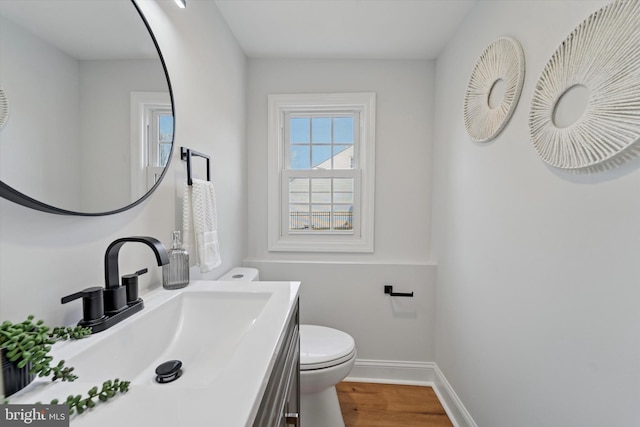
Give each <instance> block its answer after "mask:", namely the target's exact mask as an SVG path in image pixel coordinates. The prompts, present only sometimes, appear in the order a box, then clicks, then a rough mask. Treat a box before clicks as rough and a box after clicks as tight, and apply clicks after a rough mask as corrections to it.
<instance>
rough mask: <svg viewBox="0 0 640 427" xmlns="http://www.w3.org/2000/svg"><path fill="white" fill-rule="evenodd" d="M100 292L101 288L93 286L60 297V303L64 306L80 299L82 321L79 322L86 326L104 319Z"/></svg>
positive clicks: (102, 299)
mask: <svg viewBox="0 0 640 427" xmlns="http://www.w3.org/2000/svg"><path fill="white" fill-rule="evenodd" d="M102 292H103V289H102V288H100V287H98V286H94V287H91V288H87V289H84V290H82V291H80V292H76V293H74V294H71V295H67V296H66V297H62V298H61V300H60V302H61V303H62V304H66V303H68V302H71V301H73V300H76V299H78V298H82V320H81V321H80V322H81V323H82V324H83V325H84V326H88V325H90V324H92V323H95V322H96V321H98V320H100V319H102V318H103V317H104V303H103V301H104V298H103V294H102Z"/></svg>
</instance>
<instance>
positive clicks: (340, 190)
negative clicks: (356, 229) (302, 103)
mask: <svg viewBox="0 0 640 427" xmlns="http://www.w3.org/2000/svg"><path fill="white" fill-rule="evenodd" d="M356 115H357V114H354V113H349V114H344V113H340V114H333V115H327V114H322V115H318V116H316V115H298V114H296V115H295V116H293V115H292V116H291V117H290V118H289V122H288V128H289V132H288V135H289V144H288V146H289V153H288V159H289V161H288V166H289V169H290V170H292V171H300V172H302V171H328V172H327V174H326V175H324V174H320V173H307V174H304V175H303V176H290V177H289V231H293V232H295V231H343V232H345V231H346V232H349V231H352V230H353V203H354V200H353V199H354V178H353V177H350V176H348V175H347V176H340V172H339V171H340V170H345V171H346V170H353V169H354V142H355V138H356V134H355V133H354V122H355V116H356ZM330 171H332V172H330Z"/></svg>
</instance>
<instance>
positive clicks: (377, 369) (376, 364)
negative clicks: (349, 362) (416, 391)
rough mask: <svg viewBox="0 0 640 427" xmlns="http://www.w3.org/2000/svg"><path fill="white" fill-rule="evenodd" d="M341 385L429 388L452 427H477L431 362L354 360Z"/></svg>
mask: <svg viewBox="0 0 640 427" xmlns="http://www.w3.org/2000/svg"><path fill="white" fill-rule="evenodd" d="M345 381H354V382H369V383H384V384H406V385H423V386H430V387H432V388H433V390H434V391H435V393H436V395H437V396H438V399H439V400H440V403H442V406H443V408H444V410H445V411H446V413H447V415H448V416H449V419H450V420H451V422H452V423H453V425H454V426H455V427H478V425H477V424H476V423H475V421H473V419H472V418H471V415H470V414H469V412H468V411H467V409H466V408H465V407H464V405H463V404H462V401H461V400H460V398H458V396H457V395H456V393H455V391H454V390H453V388H452V387H451V384H449V382H448V381H447V379H446V378H445V377H444V374H443V373H442V371H440V369H439V368H438V365H436V364H435V363H434V362H402V361H392V360H364V359H357V360H356V363H355V365H354V367H353V369H352V370H351V374H349V376H348V377H347V378H346V379H345Z"/></svg>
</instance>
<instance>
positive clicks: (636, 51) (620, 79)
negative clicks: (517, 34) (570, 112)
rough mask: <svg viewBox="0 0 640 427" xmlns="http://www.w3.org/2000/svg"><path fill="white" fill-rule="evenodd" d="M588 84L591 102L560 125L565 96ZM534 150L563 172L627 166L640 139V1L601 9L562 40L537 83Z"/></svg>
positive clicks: (621, 1) (626, 0)
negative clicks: (556, 118) (558, 114)
mask: <svg viewBox="0 0 640 427" xmlns="http://www.w3.org/2000/svg"><path fill="white" fill-rule="evenodd" d="M580 86H584V87H586V89H587V90H588V93H589V98H588V101H587V104H586V107H585V109H584V112H583V113H582V115H581V116H579V117H578V118H577V120H576V121H575V122H573V123H570V124H568V125H565V127H559V126H558V123H555V122H554V114H555V112H556V108H557V106H558V104H559V100H560V99H561V98H562V96H563V95H564V94H565V93H566V92H567V91H569V90H571V89H572V88H574V87H580ZM529 133H530V135H531V140H532V143H533V146H534V147H535V149H536V151H537V152H538V154H539V155H540V157H541V158H542V159H543V160H544V161H545V162H547V163H548V164H550V165H552V166H555V167H557V168H562V169H570V170H581V169H582V168H587V169H585V170H586V171H590V169H596V170H597V169H602V168H603V167H604V166H605V165H606V166H607V167H606V168H609V165H613V166H615V165H617V164H620V163H621V162H622V161H621V159H625V161H626V160H628V157H629V156H630V155H631V156H632V157H633V155H635V154H633V153H634V152H637V151H638V148H639V147H638V142H639V141H640V0H618V1H615V2H613V3H611V4H609V5H607V6H605V7H603V8H602V9H600V10H598V11H596V12H595V13H593V14H592V15H591V16H589V17H588V18H587V19H586V20H585V21H584V22H582V23H581V24H580V25H579V26H578V27H577V28H576V29H575V30H574V31H573V32H572V33H571V34H569V36H568V37H567V39H566V40H565V41H564V42H562V44H561V45H560V47H558V49H557V50H556V51H555V53H554V54H553V56H552V57H551V59H550V60H549V62H548V63H547V65H546V67H545V68H544V71H543V72H542V75H541V76H540V79H539V80H538V83H537V84H536V87H535V91H534V94H533V99H532V102H531V110H530V112H529Z"/></svg>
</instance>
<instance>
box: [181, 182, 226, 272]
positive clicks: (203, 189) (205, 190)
mask: <svg viewBox="0 0 640 427" xmlns="http://www.w3.org/2000/svg"><path fill="white" fill-rule="evenodd" d="M182 213H183V216H182V218H183V222H182V228H183V246H184V248H185V249H186V250H187V251H189V253H190V254H193V255H194V256H190V257H189V259H191V260H193V261H194V265H199V266H200V271H201V272H202V273H206V272H208V271H211V270H213V269H214V268H216V267H218V266H220V264H222V260H221V258H220V245H219V244H218V214H217V211H216V192H215V189H214V187H213V184H212V183H211V182H209V181H202V180H199V179H194V180H193V184H192V185H190V186H189V185H186V186H185V191H184V200H183V212H182Z"/></svg>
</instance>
